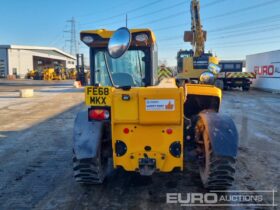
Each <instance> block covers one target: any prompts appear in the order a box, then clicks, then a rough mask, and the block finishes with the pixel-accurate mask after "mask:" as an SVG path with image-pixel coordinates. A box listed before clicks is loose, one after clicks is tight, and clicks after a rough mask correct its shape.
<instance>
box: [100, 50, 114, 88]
mask: <svg viewBox="0 0 280 210" xmlns="http://www.w3.org/2000/svg"><path fill="white" fill-rule="evenodd" d="M103 56H104V61H105V65H106V69H107V73H108V75H109V79H110V82H111V83H112V86H113V87H115V88H117V86H116V85H115V84H114V81H113V77H112V73H111V71H110V70H109V64H108V60H107V57H106V55H105V52H103Z"/></svg>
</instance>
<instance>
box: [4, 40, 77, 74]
mask: <svg viewBox="0 0 280 210" xmlns="http://www.w3.org/2000/svg"><path fill="white" fill-rule="evenodd" d="M55 65H61V66H62V67H63V68H69V69H71V68H75V65H76V58H75V57H74V56H72V55H70V54H68V53H66V52H63V51H61V50H59V49H57V48H52V47H38V46H20V45H0V78H6V77H7V76H8V75H14V76H15V77H18V78H24V77H25V75H26V74H27V72H28V71H29V70H33V69H34V70H35V69H36V70H41V69H44V68H51V67H54V66H55Z"/></svg>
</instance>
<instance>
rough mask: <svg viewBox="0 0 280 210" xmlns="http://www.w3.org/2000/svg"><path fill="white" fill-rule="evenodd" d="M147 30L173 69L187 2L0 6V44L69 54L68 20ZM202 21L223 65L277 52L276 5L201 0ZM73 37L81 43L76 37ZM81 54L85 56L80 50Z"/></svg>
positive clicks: (14, 0) (45, 0) (6, 0)
mask: <svg viewBox="0 0 280 210" xmlns="http://www.w3.org/2000/svg"><path fill="white" fill-rule="evenodd" d="M126 13H127V14H128V27H129V28H135V27H138V28H140V27H142V28H143V27H149V28H151V29H152V30H154V32H155V34H156V37H157V41H158V49H159V59H161V60H167V62H168V64H169V65H176V59H175V57H176V53H177V51H178V50H179V49H190V48H191V46H190V44H188V43H184V42H183V34H184V31H185V30H190V27H191V25H190V0H172V1H171V0H114V1H113V0H110V1H109V0H103V1H100V0H24V1H23V0H0V14H1V15H0V20H1V28H0V44H20V45H39V46H41V45H42V46H53V47H58V48H60V49H64V50H66V51H69V42H66V41H65V40H67V39H70V34H69V33H65V32H63V31H67V30H69V29H70V24H69V22H67V20H69V19H71V18H72V17H74V18H75V20H76V22H77V24H76V27H77V34H78V33H79V31H80V30H82V29H97V28H106V29H114V30H115V29H117V28H119V27H122V26H124V25H125V14H126ZM201 19H202V23H203V28H204V30H206V31H208V38H207V42H206V50H207V51H208V50H212V51H213V52H214V53H215V54H216V55H217V56H218V57H219V58H221V59H245V56H246V55H248V54H253V53H258V52H264V51H270V50H277V49H280V0H201ZM77 37H79V36H78V35H77ZM80 51H81V52H83V53H85V54H86V55H87V54H88V49H87V48H86V47H85V46H84V45H83V44H81V45H80Z"/></svg>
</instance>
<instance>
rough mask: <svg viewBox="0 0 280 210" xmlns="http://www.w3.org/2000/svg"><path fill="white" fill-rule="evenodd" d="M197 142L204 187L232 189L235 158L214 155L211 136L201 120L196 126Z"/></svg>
mask: <svg viewBox="0 0 280 210" xmlns="http://www.w3.org/2000/svg"><path fill="white" fill-rule="evenodd" d="M195 140H196V142H197V145H198V147H197V148H198V159H199V173H200V178H201V181H202V184H203V186H204V187H205V188H207V189H227V188H229V187H231V186H232V183H233V181H234V174H235V162H236V161H235V158H234V157H226V156H216V155H214V154H213V152H212V146H211V141H210V139H209V134H208V132H207V130H206V129H205V125H204V123H203V121H202V120H201V119H199V120H198V122H197V124H196V128H195Z"/></svg>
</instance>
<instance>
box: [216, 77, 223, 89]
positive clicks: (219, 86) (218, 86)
mask: <svg viewBox="0 0 280 210" xmlns="http://www.w3.org/2000/svg"><path fill="white" fill-rule="evenodd" d="M215 86H216V87H217V88H220V89H221V90H223V89H224V81H223V80H220V79H217V80H216V81H215Z"/></svg>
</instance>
